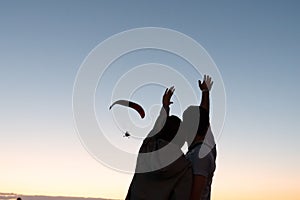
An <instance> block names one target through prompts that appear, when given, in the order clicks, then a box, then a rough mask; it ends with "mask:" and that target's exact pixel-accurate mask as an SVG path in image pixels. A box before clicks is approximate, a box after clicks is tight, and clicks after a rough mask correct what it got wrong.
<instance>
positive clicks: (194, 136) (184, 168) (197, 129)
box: [126, 75, 216, 200]
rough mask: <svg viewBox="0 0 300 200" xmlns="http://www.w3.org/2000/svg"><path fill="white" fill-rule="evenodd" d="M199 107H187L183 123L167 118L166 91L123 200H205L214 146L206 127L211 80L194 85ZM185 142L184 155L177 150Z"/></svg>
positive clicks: (168, 93) (170, 91) (168, 102)
mask: <svg viewBox="0 0 300 200" xmlns="http://www.w3.org/2000/svg"><path fill="white" fill-rule="evenodd" d="M198 84H199V88H200V90H201V92H202V99H201V103H200V106H190V107H188V108H187V109H186V110H185V111H184V113H183V120H182V122H181V120H180V119H179V118H178V117H177V116H174V115H172V116H169V112H170V105H171V104H172V103H173V102H171V97H172V95H173V93H174V90H175V89H174V87H171V88H169V89H166V91H165V93H164V95H163V100H162V104H163V106H162V109H161V111H160V115H159V117H158V118H157V120H156V122H155V124H154V127H153V129H152V130H151V131H150V133H149V134H148V136H147V137H146V139H144V141H143V143H142V146H141V148H140V150H139V155H138V158H137V164H136V172H135V174H134V176H133V179H132V182H131V184H130V187H129V190H128V193H127V196H126V200H142V199H143V200H169V199H170V200H196V199H197V200H200V199H201V200H209V199H210V193H211V183H212V178H213V175H214V171H215V167H216V164H215V160H216V145H215V141H214V137H213V135H212V132H211V129H210V123H209V92H210V90H211V87H212V85H213V82H212V81H211V78H210V77H209V76H206V75H204V80H203V82H201V81H200V80H199V82H198ZM185 142H187V144H188V146H189V148H188V152H187V153H186V155H184V153H183V152H182V150H181V148H182V146H183V145H184V143H185Z"/></svg>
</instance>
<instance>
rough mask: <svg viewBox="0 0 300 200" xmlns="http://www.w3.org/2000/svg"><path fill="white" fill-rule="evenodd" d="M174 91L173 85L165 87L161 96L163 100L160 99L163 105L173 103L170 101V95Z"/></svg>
mask: <svg viewBox="0 0 300 200" xmlns="http://www.w3.org/2000/svg"><path fill="white" fill-rule="evenodd" d="M174 91H175V87H174V86H172V87H170V88H167V89H166V91H165V93H164V96H163V100H162V103H163V106H164V107H168V106H169V105H171V104H172V103H173V102H172V101H171V97H172V95H173V93H174Z"/></svg>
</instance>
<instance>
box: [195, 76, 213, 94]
mask: <svg viewBox="0 0 300 200" xmlns="http://www.w3.org/2000/svg"><path fill="white" fill-rule="evenodd" d="M213 83H214V82H213V81H212V80H211V77H210V76H208V75H204V79H203V82H201V80H199V81H198V85H199V88H200V90H201V91H202V92H206V91H210V90H211V87H212V85H213Z"/></svg>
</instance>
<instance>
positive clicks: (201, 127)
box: [180, 106, 209, 143]
mask: <svg viewBox="0 0 300 200" xmlns="http://www.w3.org/2000/svg"><path fill="white" fill-rule="evenodd" d="M182 118H183V119H182V126H181V127H180V129H181V131H183V132H184V133H185V134H186V137H187V141H188V143H191V142H192V141H193V140H194V138H195V136H196V135H198V136H202V137H204V136H205V134H206V132H207V129H208V125H209V121H204V120H206V119H205V118H202V119H201V116H200V106H189V107H188V108H187V109H186V110H185V111H184V112H183V117H182ZM200 120H202V123H200ZM207 120H208V119H207Z"/></svg>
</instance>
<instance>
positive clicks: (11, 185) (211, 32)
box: [0, 0, 300, 200]
mask: <svg viewBox="0 0 300 200" xmlns="http://www.w3.org/2000/svg"><path fill="white" fill-rule="evenodd" d="M299 9H300V3H299V2H298V1H296V0H295V1H238V0H236V1H187V2H183V1H163V2H162V1H126V2H125V1H75V0H72V1H38V0H36V1H14V0H12V1H8V0H7V1H1V2H0V27H1V31H0V36H1V37H0V52H1V57H0V58H1V59H0V69H1V73H0V81H1V84H0V91H1V93H0V96H1V101H0V108H1V114H0V119H1V124H0V136H1V139H0V159H1V165H0V177H1V178H0V190H1V191H0V192H14V193H22V194H43V195H70V196H90V197H106V198H124V196H125V194H126V191H127V189H128V185H129V183H130V180H131V177H132V175H131V174H124V173H120V172H116V171H113V170H111V169H108V168H106V167H105V166H103V165H101V164H100V163H98V162H97V161H96V160H94V159H93V158H92V157H91V156H90V155H89V153H88V152H86V150H85V149H84V147H83V146H82V145H81V143H80V140H79V139H78V137H77V135H76V131H75V128H74V123H73V115H72V89H73V83H74V80H75V77H76V73H77V70H78V69H79V67H80V65H81V63H82V62H83V60H84V58H85V57H86V56H87V55H88V53H89V52H90V51H91V50H92V49H93V48H94V47H95V46H96V45H98V44H99V43H100V42H101V41H103V40H104V39H106V38H108V37H109V36H111V35H113V34H116V33H119V32H121V31H125V30H128V29H131V28H137V27H145V26H154V27H155V26H157V27H165V28H170V29H174V30H177V31H180V32H182V33H184V34H186V35H188V36H190V37H192V38H194V39H195V40H196V41H197V42H199V43H200V44H201V45H202V46H203V47H204V48H205V49H206V50H207V51H208V53H209V54H210V55H211V57H212V58H213V59H214V61H215V62H216V64H217V66H218V68H219V70H220V73H221V75H222V77H223V81H224V84H225V88H226V95H227V116H226V121H225V126H224V130H223V132H222V137H221V139H220V140H219V141H218V158H217V165H218V166H217V171H216V173H215V177H214V183H213V197H212V198H213V199H222V200H223V199H225V200H226V199H228V200H232V199H239V200H248V199H249V200H250V199H251V200H256V199H257V200H258V199H274V200H276V199H298V198H299V196H300V192H299V180H300V172H299V169H300V156H299V152H300V145H299V139H300V136H299V133H300V128H299V126H298V125H297V124H298V123H299V122H298V121H299V116H300V107H299V106H298V104H297V103H298V102H300V93H299V91H300V87H299V83H298V82H297V81H298V80H299V78H298V77H299V76H300V60H299V57H300V56H299V52H300V46H299V44H300V38H299V35H300V25H299V20H300V13H299Z"/></svg>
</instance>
